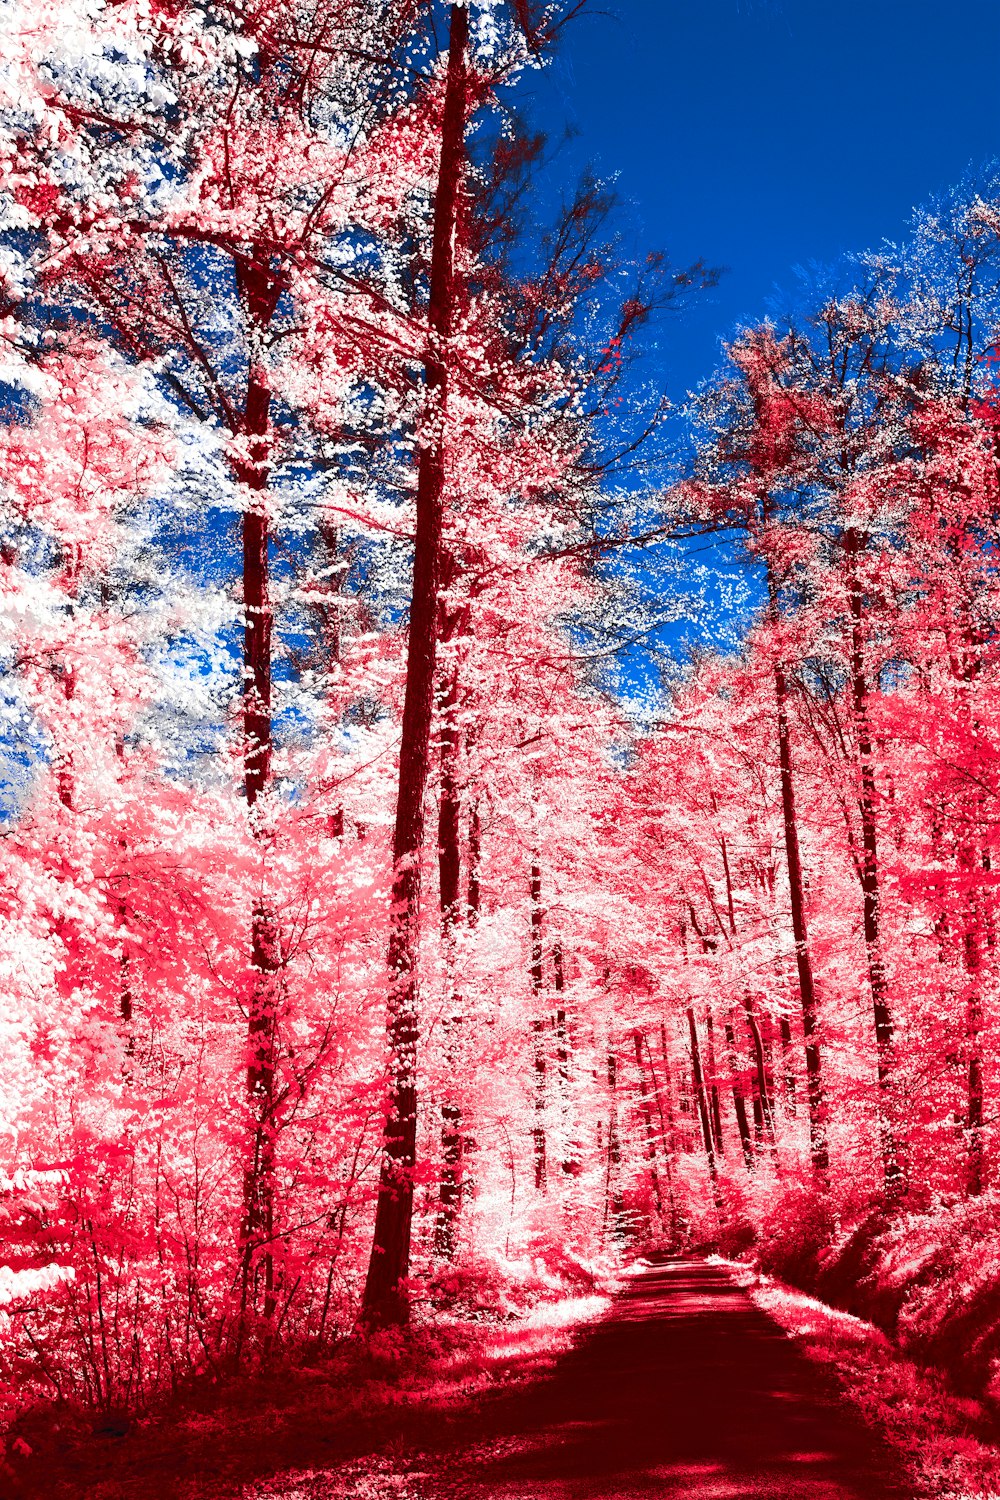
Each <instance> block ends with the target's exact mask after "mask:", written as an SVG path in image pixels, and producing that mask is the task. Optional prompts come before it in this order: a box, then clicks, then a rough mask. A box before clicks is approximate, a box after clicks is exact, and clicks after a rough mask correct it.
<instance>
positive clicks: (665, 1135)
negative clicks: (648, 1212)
mask: <svg viewBox="0 0 1000 1500" xmlns="http://www.w3.org/2000/svg"><path fill="white" fill-rule="evenodd" d="M642 1042H643V1046H644V1047H645V1049H646V1061H647V1062H648V1064H649V1076H650V1079H651V1080H652V1085H653V1099H654V1101H655V1104H656V1113H657V1115H658V1117H659V1121H660V1140H661V1141H662V1143H663V1169H664V1174H665V1176H666V1181H667V1204H668V1207H669V1210H670V1238H671V1241H672V1242H676V1241H677V1239H678V1237H679V1225H678V1219H677V1199H676V1196H675V1194H674V1171H673V1158H674V1155H675V1153H676V1150H677V1140H676V1132H675V1129H674V1105H673V1099H672V1097H671V1090H670V1064H669V1062H668V1060H667V1028H666V1027H665V1026H664V1025H663V1023H662V1022H661V1023H660V1045H661V1048H662V1053H661V1056H662V1061H663V1083H662V1085H661V1083H660V1081H659V1079H658V1078H657V1076H656V1067H655V1065H654V1063H653V1049H652V1048H651V1047H650V1045H649V1038H648V1037H647V1036H646V1034H645V1032H643V1033H642Z"/></svg>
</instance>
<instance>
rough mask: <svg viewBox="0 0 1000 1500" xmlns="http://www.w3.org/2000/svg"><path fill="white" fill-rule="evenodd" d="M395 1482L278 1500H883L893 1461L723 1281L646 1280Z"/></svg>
mask: <svg viewBox="0 0 1000 1500" xmlns="http://www.w3.org/2000/svg"><path fill="white" fill-rule="evenodd" d="M441 1439H442V1445H441V1447H439V1448H437V1449H436V1450H432V1451H427V1450H425V1451H423V1452H421V1453H411V1454H410V1455H408V1456H407V1457H406V1459H405V1461H404V1460H403V1459H399V1460H397V1462H396V1463H395V1464H394V1465H393V1466H392V1470H391V1472H386V1471H382V1472H381V1473H379V1474H377V1475H375V1474H373V1473H372V1472H371V1470H368V1471H367V1472H363V1471H362V1469H361V1468H360V1467H358V1468H353V1466H352V1469H353V1472H352V1474H351V1475H350V1477H348V1476H346V1475H344V1474H341V1475H340V1476H339V1477H338V1478H335V1477H334V1475H333V1474H327V1475H324V1476H321V1475H312V1476H310V1477H309V1478H308V1479H305V1478H304V1476H302V1477H296V1479H295V1481H294V1482H292V1483H289V1482H288V1481H282V1482H281V1483H277V1484H271V1485H268V1486H266V1487H265V1488H264V1489H263V1490H260V1491H258V1492H257V1493H258V1494H261V1495H267V1496H269V1497H279V1496H280V1497H285V1500H326V1497H330V1500H355V1497H356V1500H375V1497H378V1500H382V1497H383V1496H385V1497H386V1500H390V1497H392V1500H647V1497H648V1500H652V1497H654V1496H655V1497H656V1500H666V1497H678V1500H679V1497H682V1496H683V1497H684V1500H744V1497H747V1500H749V1497H755V1500H890V1497H903V1496H911V1495H912V1489H908V1488H907V1487H906V1486H905V1484H904V1482H903V1481H902V1479H901V1477H900V1476H899V1474H898V1471H897V1470H896V1467H895V1465H894V1462H893V1460H892V1457H891V1455H890V1454H889V1453H887V1452H886V1451H885V1450H884V1449H882V1448H881V1447H880V1446H879V1444H878V1441H877V1439H876V1438H875V1437H873V1435H872V1434H871V1433H870V1432H869V1431H868V1430H867V1429H866V1428H865V1427H864V1426H863V1425H862V1424H861V1422H860V1420H859V1419H858V1418H857V1417H856V1416H855V1415H854V1413H853V1412H852V1411H850V1410H849V1409H847V1408H846V1407H845V1406H844V1405H843V1404H842V1403H841V1402H840V1401H838V1400H837V1398H836V1397H835V1395H833V1394H832V1392H831V1391H830V1389H829V1388H828V1387H827V1386H826V1385H825V1384H824V1380H823V1376H822V1373H821V1371H820V1370H819V1368H818V1367H817V1366H815V1365H813V1364H811V1363H810V1362H809V1361H808V1360H806V1359H805V1357H804V1356H803V1355H801V1354H800V1353H799V1351H798V1350H797V1349H796V1347H795V1345H794V1344H793V1343H792V1342H791V1341H790V1340H789V1339H788V1338H787V1337H786V1335H785V1334H784V1333H783V1332H782V1331H781V1330H780V1329H779V1328H778V1327H777V1326H776V1325H775V1324H774V1323H773V1322H771V1320H770V1319H769V1318H767V1317H766V1316H765V1314H763V1313H762V1312H760V1311H759V1310H758V1309H757V1308H756V1307H754V1305H753V1303H752V1302H751V1301H750V1299H749V1297H748V1296H747V1295H746V1293H745V1292H743V1291H742V1290H741V1289H740V1288H738V1287H737V1286H736V1285H735V1284H734V1282H733V1281H732V1279H731V1277H730V1276H729V1275H728V1274H727V1272H726V1270H725V1269H724V1268H723V1267H720V1266H715V1265H710V1264H708V1263H706V1262H704V1261H683V1260H675V1261H669V1262H666V1263H665V1264H662V1265H657V1266H651V1267H649V1268H644V1269H643V1270H641V1271H640V1272H639V1273H637V1274H636V1275H635V1276H634V1277H633V1278H632V1279H631V1280H630V1282H629V1284H628V1286H627V1287H626V1289H625V1290H624V1292H623V1293H622V1294H621V1296H620V1297H619V1298H618V1299H617V1301H616V1303H615V1305H614V1307H613V1308H612V1310H611V1312H610V1313H609V1315H608V1316H607V1317H606V1318H605V1319H603V1320H602V1321H601V1322H600V1323H599V1324H597V1325H596V1326H595V1327H594V1328H592V1329H590V1330H588V1331H587V1332H586V1333H585V1334H584V1335H583V1337H582V1338H581V1340H580V1342H579V1344H578V1345H577V1346H576V1348H575V1349H574V1350H573V1351H572V1352H571V1353H569V1354H568V1355H566V1356H565V1357H564V1358H563V1359H561V1360H560V1361H559V1362H558V1364H557V1365H556V1367H555V1369H554V1370H553V1371H552V1372H551V1373H550V1375H549V1376H548V1377H547V1378H546V1379H544V1380H542V1381H539V1382H533V1383H531V1384H530V1385H527V1386H525V1387H521V1388H519V1389H518V1390H516V1391H514V1392H512V1393H510V1394H509V1395H505V1396H503V1397H500V1398H498V1399H496V1400H494V1401H492V1402H489V1403H487V1404H486V1405H485V1407H479V1408H478V1409H477V1411H476V1413H475V1417H474V1418H472V1417H471V1416H470V1421H469V1424H468V1425H466V1424H465V1423H459V1424H458V1428H457V1430H456V1429H455V1428H451V1430H450V1431H449V1433H448V1435H447V1436H445V1435H444V1434H442V1435H441Z"/></svg>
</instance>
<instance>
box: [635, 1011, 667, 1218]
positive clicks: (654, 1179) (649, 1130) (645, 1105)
mask: <svg viewBox="0 0 1000 1500" xmlns="http://www.w3.org/2000/svg"><path fill="white" fill-rule="evenodd" d="M634 1041H635V1065H636V1067H637V1068H638V1070H639V1109H640V1112H641V1114H642V1122H643V1127H644V1129H645V1133H646V1160H647V1161H648V1162H649V1181H650V1185H651V1187H652V1189H653V1201H654V1203H655V1204H656V1215H657V1218H658V1219H659V1221H660V1226H661V1228H662V1226H663V1194H662V1193H661V1191H660V1174H659V1172H658V1171H657V1164H656V1132H655V1130H654V1129H653V1111H652V1109H651V1108H650V1103H649V1092H648V1090H647V1088H646V1070H645V1068H644V1067H643V1062H642V1032H641V1031H637V1032H636V1033H635V1035H634Z"/></svg>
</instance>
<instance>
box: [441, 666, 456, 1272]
mask: <svg viewBox="0 0 1000 1500" xmlns="http://www.w3.org/2000/svg"><path fill="white" fill-rule="evenodd" d="M457 703H458V679H457V674H456V672H454V671H453V672H452V674H451V676H450V678H449V680H448V683H447V685H446V687H445V689H444V692H443V693H442V695H441V715H440V723H441V735H440V738H441V789H440V794H439V800H438V884H439V890H440V905H441V944H442V948H443V950H444V964H445V985H446V987H447V994H446V996H445V1016H444V1029H445V1057H446V1062H447V1073H448V1079H454V1078H455V1076H456V1073H457V1069H458V1058H457V1056H456V1052H455V1045H456V1036H457V1032H458V1029H459V1027H460V1026H461V1022H462V1017H461V1014H460V1012H461V1002H460V1000H459V997H458V995H456V994H455V945H456V938H457V929H458V924H459V921H460V918H461V881H462V858H461V798H460V796H459V789H458V764H457V762H458V731H457V728H456V724H455V708H456V706H457ZM448 1087H449V1084H448V1082H447V1080H446V1082H445V1090H446V1094H445V1098H444V1101H443V1103H442V1105H441V1185H440V1189H439V1196H438V1214H437V1220H436V1223H435V1226H434V1244H435V1249H436V1250H437V1253H438V1254H439V1255H440V1256H442V1257H443V1258H444V1259H446V1260H451V1258H452V1257H453V1255H454V1253H455V1226H456V1223H457V1220H458V1212H459V1207H460V1205H461V1200H462V1180H461V1166H462V1110H461V1107H460V1106H459V1104H458V1103H457V1102H456V1100H455V1098H454V1097H451V1096H449V1095H448V1093H447V1090H448Z"/></svg>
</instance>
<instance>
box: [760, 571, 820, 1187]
mask: <svg viewBox="0 0 1000 1500" xmlns="http://www.w3.org/2000/svg"><path fill="white" fill-rule="evenodd" d="M773 607H774V608H775V609H776V596H774V597H773ZM774 696H775V700H776V704H777V710H778V762H779V766H780V771H781V811H782V821H783V823H784V832H785V858H786V860H787V864H788V887H789V894H790V899H791V907H792V936H793V938H794V940H795V964H796V968H797V971H798V979H799V999H800V1001H801V1004H802V1033H803V1039H804V1043H805V1059H806V1100H807V1104H808V1109H809V1150H810V1155H811V1157H812V1166H813V1172H814V1174H815V1176H816V1179H817V1181H818V1182H819V1184H820V1185H821V1186H825V1184H826V1181H827V1178H828V1176H829V1172H830V1149H829V1146H828V1144H827V1136H826V1098H825V1095H824V1091H823V1069H822V1063H821V1060H820V1049H819V1036H818V1015H817V1005H816V984H815V980H814V978H813V968H812V957H811V954H810V951H809V930H808V927H807V925H806V900H805V881H804V879H803V874H802V856H801V853H800V850H799V827H798V821H797V818H796V813H795V783H794V781H793V779H792V741H791V729H790V726H789V722H788V684H787V681H786V679H785V672H784V668H783V667H782V666H781V664H780V662H776V663H775V667H774Z"/></svg>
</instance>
